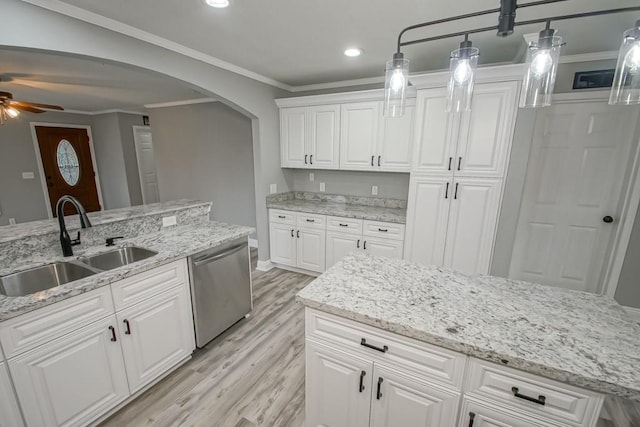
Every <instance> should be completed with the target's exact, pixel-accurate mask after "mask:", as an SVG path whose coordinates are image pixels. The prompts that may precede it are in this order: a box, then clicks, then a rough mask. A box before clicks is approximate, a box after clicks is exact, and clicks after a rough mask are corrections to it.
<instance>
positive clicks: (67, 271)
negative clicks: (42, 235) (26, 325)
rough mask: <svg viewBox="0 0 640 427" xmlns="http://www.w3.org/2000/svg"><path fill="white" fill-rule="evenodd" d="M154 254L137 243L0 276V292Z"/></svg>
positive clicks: (13, 293) (17, 292) (37, 287)
mask: <svg viewBox="0 0 640 427" xmlns="http://www.w3.org/2000/svg"><path fill="white" fill-rule="evenodd" d="M154 255H157V252H155V251H152V250H149V249H145V248H140V247H138V246H127V247H124V248H120V249H115V250H112V251H109V252H103V253H100V254H97V255H93V256H89V257H84V258H80V259H78V260H74V261H61V262H56V263H53V264H47V265H43V266H42V267H36V268H32V269H30V270H26V271H21V272H19V273H15V274H10V275H8V276H4V277H0V294H2V295H6V296H9V297H19V296H24V295H29V294H33V293H36V292H40V291H44V290H46V289H50V288H54V287H56V286H60V285H64V284H65V283H69V282H73V281H75V280H80V279H83V278H85V277H89V276H93V275H94V274H98V273H102V272H103V271H107V270H112V269H114V268H118V267H122V266H123V265H127V264H131V263H133V262H136V261H141V260H143V259H146V258H149V257H152V256H154Z"/></svg>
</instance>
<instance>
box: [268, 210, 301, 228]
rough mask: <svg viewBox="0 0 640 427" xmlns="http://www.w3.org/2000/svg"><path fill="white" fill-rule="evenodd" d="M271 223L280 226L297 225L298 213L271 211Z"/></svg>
mask: <svg viewBox="0 0 640 427" xmlns="http://www.w3.org/2000/svg"><path fill="white" fill-rule="evenodd" d="M269 221H270V222H277V223H279V224H289V225H295V223H296V213H295V212H291V211H281V210H278V209H269Z"/></svg>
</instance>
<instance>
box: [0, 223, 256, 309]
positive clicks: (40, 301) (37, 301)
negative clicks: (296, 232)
mask: <svg viewBox="0 0 640 427" xmlns="http://www.w3.org/2000/svg"><path fill="white" fill-rule="evenodd" d="M253 232H254V229H253V228H250V227H243V226H237V225H230V224H224V223H220V222H213V221H211V222H205V223H201V224H196V225H185V226H179V227H172V228H168V229H165V230H163V231H159V232H155V233H151V234H146V235H140V236H137V237H133V238H130V239H125V240H122V241H118V243H119V245H118V247H122V246H132V245H135V246H141V247H143V248H147V249H152V250H154V251H157V252H158V254H157V255H155V256H153V257H151V258H147V259H145V260H142V261H138V262H135V263H132V264H129V265H125V266H122V267H119V268H115V269H113V270H109V271H105V272H103V273H98V274H96V275H93V276H89V277H87V278H84V279H81V280H77V281H74V282H71V283H68V284H65V285H62V286H59V287H56V288H51V289H48V290H46V291H42V292H38V293H35V294H32V295H28V296H24V297H6V296H4V295H0V321H3V320H6V319H9V318H12V317H15V316H18V315H20V314H23V313H27V312H29V311H32V310H35V309H38V308H40V307H44V306H46V305H49V304H53V303H55V302H57V301H61V300H64V299H66V298H70V297H73V296H75V295H79V294H82V293H84V292H88V291H91V290H93V289H97V288H99V287H101V286H106V285H108V284H110V283H112V282H115V281H118V280H121V279H124V278H125V277H129V276H132V275H134V274H138V273H142V272H144V271H147V270H150V269H152V268H155V267H158V266H160V265H163V264H167V263H169V262H172V261H175V260H178V259H181V258H185V257H187V256H189V255H193V254H195V253H198V252H200V251H202V250H205V249H208V248H212V247H215V246H218V245H221V244H223V243H226V242H229V241H232V240H235V239H238V238H240V237H244V236H248V235H249V234H251V233H253ZM111 249H114V248H106V247H105V246H104V245H102V246H91V247H85V248H83V247H82V246H80V247H75V248H74V251H75V254H74V257H73V258H72V257H68V258H62V257H57V258H56V257H54V258H50V259H39V261H41V262H40V263H41V264H44V263H50V262H55V261H61V260H63V259H64V260H65V261H68V260H70V259H77V258H80V257H82V256H86V255H93V254H95V253H99V252H106V251H108V250H111ZM32 266H33V265H31V264H30V263H29V262H28V260H25V263H24V264H21V265H18V266H17V267H16V266H14V267H13V270H15V271H20V270H23V269H24V267H32ZM9 272H10V271H7V269H6V268H5V272H4V273H5V274H8V273H9Z"/></svg>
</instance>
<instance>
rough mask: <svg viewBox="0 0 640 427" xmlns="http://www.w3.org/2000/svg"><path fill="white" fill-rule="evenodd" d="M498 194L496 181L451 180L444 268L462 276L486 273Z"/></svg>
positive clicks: (496, 215)
mask: <svg viewBox="0 0 640 427" xmlns="http://www.w3.org/2000/svg"><path fill="white" fill-rule="evenodd" d="M501 191H502V180H500V179H493V178H475V179H474V178H456V179H455V181H454V184H453V199H452V200H451V212H450V214H449V225H448V227H447V242H446V244H445V256H444V266H445V267H448V268H451V269H453V270H456V271H459V272H461V273H466V274H488V273H489V267H490V264H491V254H492V252H493V242H494V238H495V232H496V225H497V224H496V223H497V221H498V214H499V211H500V193H501Z"/></svg>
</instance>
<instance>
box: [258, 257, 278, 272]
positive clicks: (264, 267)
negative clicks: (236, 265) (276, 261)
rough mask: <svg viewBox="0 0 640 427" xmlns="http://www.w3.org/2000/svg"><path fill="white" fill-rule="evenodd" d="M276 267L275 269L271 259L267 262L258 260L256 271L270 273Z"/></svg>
mask: <svg viewBox="0 0 640 427" xmlns="http://www.w3.org/2000/svg"><path fill="white" fill-rule="evenodd" d="M274 267H275V265H273V263H272V262H271V260H270V259H268V260H266V261H260V260H258V265H257V266H256V270H258V271H269V270H271V269H272V268H274Z"/></svg>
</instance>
